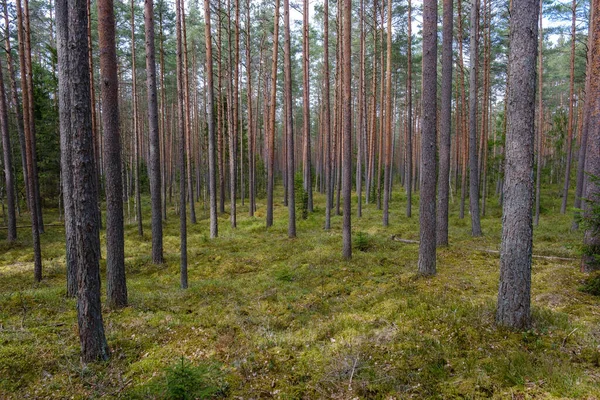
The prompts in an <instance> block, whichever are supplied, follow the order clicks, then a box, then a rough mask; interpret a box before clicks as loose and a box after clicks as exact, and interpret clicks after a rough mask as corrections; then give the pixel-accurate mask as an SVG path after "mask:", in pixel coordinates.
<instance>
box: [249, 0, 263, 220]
mask: <svg viewBox="0 0 600 400" xmlns="http://www.w3.org/2000/svg"><path fill="white" fill-rule="evenodd" d="M250 34H251V22H250V0H246V83H247V85H248V90H247V92H248V93H247V95H248V200H249V202H250V204H248V215H249V216H251V217H253V216H254V211H255V210H256V187H255V179H254V174H255V167H254V160H255V157H256V148H255V143H256V139H255V138H256V130H255V129H254V115H253V113H252V57H251V56H250V44H251V42H250ZM258 68H259V69H260V63H259V65H258ZM258 76H259V79H260V71H259V74H258ZM259 87H260V83H259ZM259 97H260V96H257V101H258V98H259ZM257 118H258V116H257Z"/></svg>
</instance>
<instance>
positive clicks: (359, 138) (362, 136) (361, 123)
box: [305, 0, 366, 218]
mask: <svg viewBox="0 0 600 400" xmlns="http://www.w3.org/2000/svg"><path fill="white" fill-rule="evenodd" d="M305 2H308V0H305ZM359 24H360V57H359V63H360V72H359V78H358V125H357V127H356V142H357V143H356V144H357V155H356V197H357V200H358V204H357V212H356V215H357V216H358V217H359V218H360V217H362V181H363V168H362V161H363V157H364V153H365V146H364V144H365V142H366V121H365V117H366V112H365V103H366V102H365V58H366V53H365V5H364V0H360V22H359Z"/></svg>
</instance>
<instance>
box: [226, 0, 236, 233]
mask: <svg viewBox="0 0 600 400" xmlns="http://www.w3.org/2000/svg"><path fill="white" fill-rule="evenodd" d="M227 10H228V11H227V42H228V45H229V46H228V47H229V49H228V50H229V51H228V52H227V53H228V56H229V58H228V62H229V73H228V75H227V132H228V133H229V201H230V206H229V220H230V222H231V227H232V228H235V227H236V225H237V222H236V215H237V211H236V188H237V175H236V171H237V169H236V161H237V159H236V156H237V151H236V146H237V118H236V115H235V113H236V98H235V94H234V89H233V79H234V77H233V75H235V71H237V66H236V65H234V60H233V54H232V53H233V43H232V39H231V1H230V0H227Z"/></svg>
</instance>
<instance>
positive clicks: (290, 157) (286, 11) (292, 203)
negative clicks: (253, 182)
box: [283, 0, 306, 238]
mask: <svg viewBox="0 0 600 400" xmlns="http://www.w3.org/2000/svg"><path fill="white" fill-rule="evenodd" d="M283 23H284V30H285V32H284V38H285V39H284V45H283V52H284V56H283V69H284V85H285V100H284V101H285V103H286V108H287V115H286V121H285V124H286V133H287V160H286V161H287V177H288V190H287V192H288V237H290V238H295V237H296V197H295V188H294V172H295V168H294V167H295V166H294V121H293V118H292V112H293V110H292V60H291V44H290V42H291V37H290V3H289V0H283ZM305 112H306V110H305Z"/></svg>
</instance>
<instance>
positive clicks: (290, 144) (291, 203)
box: [283, 0, 350, 238]
mask: <svg viewBox="0 0 600 400" xmlns="http://www.w3.org/2000/svg"><path fill="white" fill-rule="evenodd" d="M283 23H284V26H285V28H284V29H285V33H284V45H283V52H284V56H283V69H284V71H283V72H284V85H285V89H284V91H285V100H284V101H285V104H286V108H287V115H286V121H285V124H286V133H287V160H286V161H287V177H288V190H287V192H288V237H290V238H295V237H296V196H295V188H294V172H295V165H294V121H293V118H292V117H293V115H292V113H293V110H292V60H291V58H292V56H291V44H290V42H291V38H290V3H289V0H283ZM349 100H350V99H349Z"/></svg>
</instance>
